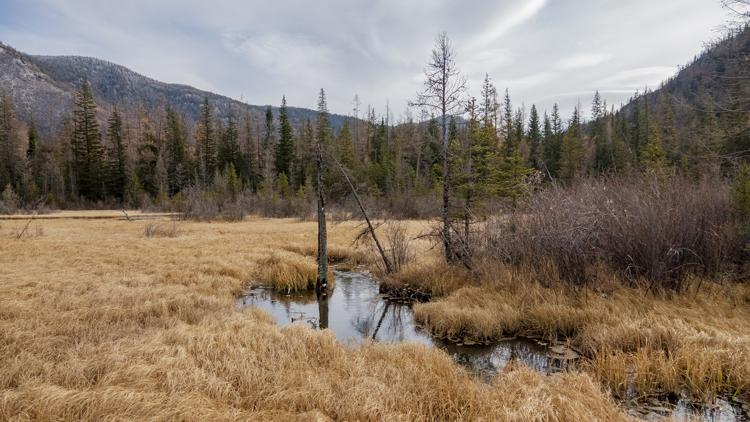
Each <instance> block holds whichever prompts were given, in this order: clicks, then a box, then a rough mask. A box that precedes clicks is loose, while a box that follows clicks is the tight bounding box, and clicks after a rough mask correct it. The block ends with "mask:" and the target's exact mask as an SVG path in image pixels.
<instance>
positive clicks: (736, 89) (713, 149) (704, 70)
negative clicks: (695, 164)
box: [619, 27, 750, 160]
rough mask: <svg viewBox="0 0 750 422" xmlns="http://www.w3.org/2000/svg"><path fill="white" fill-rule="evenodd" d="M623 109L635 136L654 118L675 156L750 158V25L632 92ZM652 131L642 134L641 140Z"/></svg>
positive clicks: (670, 153)
mask: <svg viewBox="0 0 750 422" xmlns="http://www.w3.org/2000/svg"><path fill="white" fill-rule="evenodd" d="M619 114H620V115H621V117H622V118H623V119H624V121H625V122H626V124H624V125H623V127H624V128H625V129H626V131H629V132H631V133H630V136H629V137H630V138H631V140H632V139H635V138H637V136H638V135H637V132H638V131H640V132H641V133H643V132H644V130H643V125H644V124H645V125H646V126H647V127H648V125H649V123H653V124H655V125H656V127H657V128H658V129H659V130H660V132H657V134H658V135H660V136H658V137H656V138H655V139H657V140H659V141H660V142H662V143H663V148H664V150H665V153H666V155H667V157H670V156H671V157H672V158H673V160H677V159H683V158H685V159H693V160H696V159H698V160H701V159H708V158H711V157H710V156H712V157H713V159H726V158H734V159H739V158H743V159H744V158H747V157H748V156H750V154H749V153H750V28H749V27H744V28H742V29H738V30H734V31H732V32H730V33H729V34H726V35H725V36H723V37H722V38H721V39H718V40H715V41H713V42H711V43H709V44H707V45H706V47H705V49H704V50H703V52H702V53H701V54H699V55H698V56H696V57H695V58H694V59H693V61H692V62H690V63H689V64H687V65H686V66H683V67H682V68H681V69H680V71H679V72H678V73H677V74H676V75H675V76H673V77H671V78H669V79H668V80H666V81H665V82H663V83H662V84H661V85H660V87H659V88H658V89H656V90H654V91H648V92H647V93H645V94H641V95H639V96H637V97H636V98H633V99H632V100H631V101H630V102H629V103H628V104H626V105H625V106H623V107H622V109H621V110H620V112H619ZM644 116H645V117H644ZM639 125H640V126H641V127H640V129H639V127H638V126H639ZM648 136H649V135H648V134H645V135H644V136H641V138H643V139H640V146H643V145H645V144H644V142H647V141H648V139H646V138H648ZM652 137H653V136H652ZM698 157H699V158H698Z"/></svg>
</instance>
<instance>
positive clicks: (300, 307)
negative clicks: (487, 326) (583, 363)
mask: <svg viewBox="0 0 750 422" xmlns="http://www.w3.org/2000/svg"><path fill="white" fill-rule="evenodd" d="M335 277H336V284H335V287H334V289H333V292H332V293H331V294H330V296H329V297H328V298H327V299H325V300H318V298H317V296H316V295H315V293H313V292H303V293H294V294H289V295H287V294H283V293H279V292H275V291H273V290H272V289H270V288H267V287H258V288H254V289H251V290H249V291H248V292H247V294H246V295H245V296H242V297H240V298H239V299H238V300H237V306H239V307H245V306H256V307H258V308H261V309H264V310H265V311H267V312H268V313H270V314H271V315H272V316H273V318H274V319H275V320H276V322H277V323H278V324H279V325H282V326H283V325H288V324H292V323H303V324H308V325H310V326H311V327H314V328H319V329H329V330H331V331H333V333H334V334H335V335H336V337H337V338H338V339H339V340H340V341H342V342H344V343H348V344H354V343H358V342H361V341H363V340H365V339H368V340H373V341H381V342H387V343H399V342H404V341H413V342H419V343H423V344H426V345H429V346H433V347H439V348H441V349H443V350H445V351H446V352H448V353H449V354H450V355H451V356H452V357H453V358H454V359H455V360H456V362H458V363H460V364H461V365H463V366H465V367H466V368H468V369H469V370H470V371H472V372H474V373H476V374H479V375H482V376H486V377H490V376H492V375H493V374H495V373H497V372H499V371H501V370H502V369H503V368H505V366H506V365H507V364H508V363H509V362H510V361H512V360H514V359H517V360H520V361H521V362H523V363H524V364H526V365H527V366H530V367H532V368H534V369H536V370H537V371H540V372H544V373H550V372H555V371H559V370H560V369H562V368H565V367H566V366H567V365H568V361H567V360H565V359H561V358H557V357H554V356H551V355H550V354H549V353H548V350H547V348H546V347H545V346H543V345H541V344H539V343H537V342H535V341H532V340H527V339H517V338H513V339H508V340H505V341H500V342H497V343H496V344H493V345H491V346H479V345H472V346H467V345H455V344H451V343H448V342H444V341H441V340H440V339H436V338H434V337H432V336H430V334H429V333H428V332H427V331H425V330H423V329H421V328H420V327H419V326H417V324H416V323H415V322H414V314H413V313H412V309H411V305H408V304H403V303H398V302H393V301H390V300H388V299H386V298H384V297H383V296H382V295H381V294H380V293H379V287H378V283H377V281H376V280H375V279H373V278H372V277H371V276H370V275H369V274H368V273H363V272H335Z"/></svg>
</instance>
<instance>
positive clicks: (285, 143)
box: [275, 97, 294, 182]
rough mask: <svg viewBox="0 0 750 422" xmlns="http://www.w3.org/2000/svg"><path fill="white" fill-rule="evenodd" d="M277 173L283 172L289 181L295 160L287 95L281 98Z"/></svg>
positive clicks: (276, 161)
mask: <svg viewBox="0 0 750 422" xmlns="http://www.w3.org/2000/svg"><path fill="white" fill-rule="evenodd" d="M275 158H276V160H275V166H276V175H277V177H280V176H281V175H282V174H283V175H284V176H285V177H286V179H287V182H288V180H289V177H290V176H291V175H292V164H293V160H294V133H293V131H292V124H291V123H290V122H289V111H288V110H287V106H286V97H282V98H281V108H280V109H279V143H278V144H277V145H276V157H275Z"/></svg>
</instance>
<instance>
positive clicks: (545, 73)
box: [0, 0, 726, 117]
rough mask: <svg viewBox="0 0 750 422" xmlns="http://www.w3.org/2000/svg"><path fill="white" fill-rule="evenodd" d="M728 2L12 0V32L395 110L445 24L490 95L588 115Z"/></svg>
mask: <svg viewBox="0 0 750 422" xmlns="http://www.w3.org/2000/svg"><path fill="white" fill-rule="evenodd" d="M725 18H726V16H725V14H724V12H723V11H722V9H721V7H720V4H719V0H658V1H657V0H627V1H626V0H525V1H522V0H495V1H491V0H464V1H454V0H411V1H410V0H379V1H378V0H341V1H333V0H328V1H326V0H317V1H311V0H291V1H285V0H277V1H268V0H264V1H253V0H210V1H205V0H202V1H201V0H195V1H191V0H180V1H178V0H164V1H158V0H129V1H116V2H115V1H100V0H0V41H3V42H5V43H7V44H9V45H11V46H13V47H15V48H17V49H19V50H21V51H24V52H27V53H31V54H49V55H85V56H94V57H98V58H102V59H106V60H109V61H112V62H115V63H119V64H122V65H124V66H127V67H129V68H131V69H133V70H135V71H137V72H139V73H142V74H144V75H146V76H150V77H152V78H155V79H158V80H161V81H165V82H175V83H184V84H189V85H193V86H195V87H197V88H201V89H205V90H209V91H213V92H216V93H220V94H224V95H227V96H230V97H233V98H236V99H242V100H244V101H246V102H249V103H251V104H269V103H270V104H278V103H280V99H281V95H282V94H286V96H287V99H288V101H289V103H290V104H291V105H295V106H300V107H309V108H315V104H316V96H317V92H318V90H319V89H320V88H321V87H323V88H325V89H326V92H327V94H328V98H329V108H330V109H331V110H332V111H333V112H336V113H342V114H348V113H350V112H351V109H352V99H353V97H354V95H355V94H359V97H360V98H361V101H362V103H363V105H366V104H372V105H373V106H374V107H375V108H376V109H377V110H378V111H379V112H383V110H384V109H385V105H386V102H389V103H390V108H391V111H392V113H393V114H394V115H396V117H398V116H399V115H400V114H402V113H403V111H404V110H405V109H406V106H407V102H408V100H409V99H411V98H413V97H414V96H415V93H416V92H417V90H419V89H420V87H421V84H422V76H421V73H422V70H423V68H424V64H425V62H426V61H427V59H428V58H429V55H430V50H431V48H432V44H433V41H434V38H435V36H436V34H437V33H438V32H440V31H447V32H448V35H449V37H450V38H451V39H452V40H453V44H454V47H455V49H456V51H457V54H458V57H457V64H458V66H459V68H460V69H461V70H462V72H463V73H464V74H465V75H466V76H467V78H468V80H469V88H470V91H469V93H470V94H471V95H475V96H478V95H479V88H480V84H481V80H482V78H483V76H484V73H485V72H487V73H489V75H490V77H491V78H492V79H493V80H494V82H495V84H496V85H497V86H498V88H500V89H504V88H506V87H507V88H509V89H510V93H511V98H512V100H513V102H514V105H520V104H521V103H524V104H525V105H526V106H527V107H528V106H530V105H531V104H532V103H535V104H537V106H538V107H539V108H541V109H550V108H551V106H552V104H553V103H554V102H558V103H560V105H561V108H562V109H563V110H564V111H565V112H566V113H567V112H568V111H569V110H571V109H572V107H573V105H574V104H575V103H576V102H578V101H579V100H580V101H581V102H582V103H583V105H584V108H585V109H586V110H588V108H589V106H588V105H589V103H590V101H591V97H592V96H593V93H594V91H595V90H597V89H598V90H600V91H601V92H602V94H603V96H604V97H605V99H607V100H608V102H609V103H611V104H615V105H619V104H620V103H622V102H624V101H625V100H626V99H627V98H628V97H629V96H630V95H631V94H632V93H633V92H634V91H635V90H637V89H641V90H642V89H643V87H644V86H646V85H648V86H649V87H655V86H657V85H658V83H659V82H660V81H661V80H663V79H665V78H666V77H668V76H670V75H672V74H674V73H675V71H676V70H677V67H678V66H679V65H682V64H685V63H687V62H688V61H689V60H690V59H691V58H692V57H693V56H694V55H695V54H697V53H698V52H700V50H701V49H702V47H703V46H704V44H705V42H706V41H710V40H712V39H714V38H716V37H717V36H718V32H717V28H719V26H720V25H721V24H722V22H723V21H724V20H725Z"/></svg>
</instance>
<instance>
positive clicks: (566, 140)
mask: <svg viewBox="0 0 750 422" xmlns="http://www.w3.org/2000/svg"><path fill="white" fill-rule="evenodd" d="M578 110H579V109H578V107H576V108H575V109H574V110H573V117H571V119H570V125H569V126H568V130H567V131H566V132H565V135H564V136H563V141H562V144H561V146H560V177H561V178H562V179H563V180H565V181H567V182H570V181H572V180H573V179H575V178H576V177H578V176H579V175H580V173H581V170H582V167H583V140H582V139H581V117H580V113H579V111H578Z"/></svg>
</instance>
